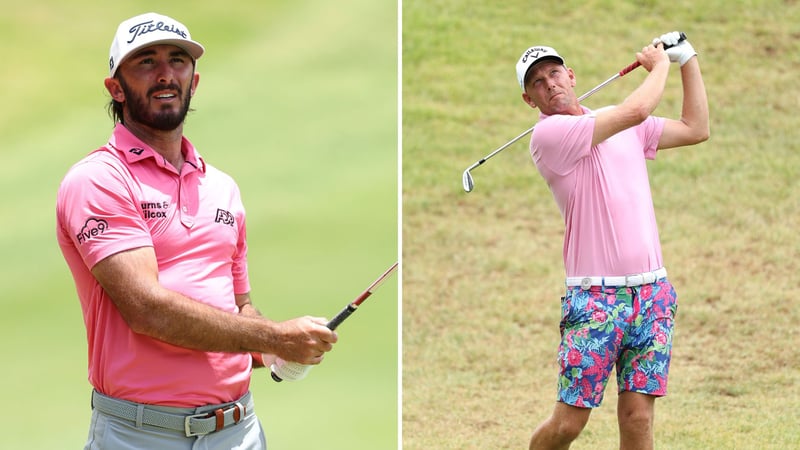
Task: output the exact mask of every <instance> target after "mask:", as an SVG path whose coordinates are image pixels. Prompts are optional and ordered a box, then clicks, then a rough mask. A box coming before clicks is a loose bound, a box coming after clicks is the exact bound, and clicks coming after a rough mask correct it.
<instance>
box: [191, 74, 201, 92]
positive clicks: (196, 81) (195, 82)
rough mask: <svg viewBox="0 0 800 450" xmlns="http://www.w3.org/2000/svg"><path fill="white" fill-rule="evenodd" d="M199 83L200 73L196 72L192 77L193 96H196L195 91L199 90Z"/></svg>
mask: <svg viewBox="0 0 800 450" xmlns="http://www.w3.org/2000/svg"><path fill="white" fill-rule="evenodd" d="M198 84H200V74H199V73H197V72H195V73H194V76H193V77H192V97H194V93H195V92H196V91H197V85H198Z"/></svg>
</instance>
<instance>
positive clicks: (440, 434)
mask: <svg viewBox="0 0 800 450" xmlns="http://www.w3.org/2000/svg"><path fill="white" fill-rule="evenodd" d="M579 5H580V6H579ZM637 5H638V6H634V5H633V3H630V4H629V3H621V2H602V1H593V2H569V1H567V2H559V3H558V5H543V4H540V3H538V2H537V5H536V6H535V7H534V6H532V5H531V4H530V2H522V1H516V2H502V3H500V4H497V3H484V2H477V1H469V2H456V1H449V0H440V1H433V2H421V1H405V2H404V3H403V9H404V24H403V28H404V64H403V74H404V75H403V76H404V79H403V144H404V145H403V264H404V270H403V447H404V448H405V449H408V450H413V449H429V448H436V449H498V448H500V449H506V448H526V447H527V442H528V439H529V436H530V433H531V431H532V430H533V428H534V427H535V425H536V424H537V423H538V422H540V421H541V420H543V419H544V418H545V417H546V416H547V415H548V414H549V412H550V411H551V409H552V405H553V402H554V399H555V382H556V373H557V366H556V364H555V350H556V346H557V343H558V315H559V302H558V299H559V297H560V296H561V295H562V287H561V286H562V282H563V280H562V277H563V269H562V265H561V244H562V232H563V231H562V229H563V226H562V223H561V219H560V216H559V213H558V210H557V209H556V207H555V204H554V202H553V200H552V197H551V195H550V193H549V192H548V191H547V188H546V186H545V185H544V182H543V181H542V180H541V179H539V177H538V174H537V173H536V171H535V169H534V168H533V165H532V163H531V162H530V160H529V157H528V155H527V151H526V145H525V143H524V142H525V141H526V140H524V141H523V142H521V143H519V144H516V145H515V146H514V147H511V148H509V149H508V150H506V151H505V152H504V153H503V154H501V155H498V156H497V157H496V158H495V159H493V160H491V162H490V163H488V164H486V165H485V166H482V167H481V168H479V169H476V170H475V171H474V172H473V175H474V177H475V182H476V187H475V191H474V192H472V193H470V194H465V193H464V192H463V191H462V190H461V188H460V175H461V172H462V171H463V170H464V169H465V168H466V167H467V166H469V164H471V163H472V162H474V161H475V160H477V159H479V158H480V157H482V156H484V155H486V154H487V153H489V152H490V151H491V150H492V149H493V148H496V147H497V146H499V145H501V144H502V143H504V142H506V141H507V140H508V139H510V138H512V137H514V136H516V135H517V134H518V133H519V132H521V131H522V130H524V129H526V128H527V127H529V126H530V123H531V121H535V119H536V117H535V116H534V115H532V113H531V112H530V110H528V109H527V106H525V105H524V104H523V103H522V102H521V101H520V100H519V92H518V89H517V87H516V86H515V84H514V81H515V80H514V76H513V72H512V66H513V62H514V60H515V58H516V57H517V56H518V53H519V52H520V51H521V50H523V49H524V48H526V47H527V46H529V45H531V44H533V43H542V41H543V40H545V39H546V40H549V42H550V43H551V44H552V45H553V46H555V47H556V48H558V49H559V50H560V51H562V50H561V49H562V48H565V49H566V50H563V51H562V52H563V53H564V54H566V55H568V56H567V59H568V63H569V64H570V65H572V66H574V67H575V68H576V71H577V73H578V77H579V83H580V84H579V90H580V89H581V87H580V86H583V87H585V88H586V89H587V90H588V87H590V86H593V85H595V84H597V83H599V82H600V81H602V80H604V79H605V78H607V77H608V76H609V75H610V74H613V72H614V70H618V69H619V68H620V67H622V66H624V65H626V64H627V63H628V61H629V60H631V59H632V54H633V53H632V52H634V51H635V50H636V48H637V43H640V42H641V43H646V42H647V40H649V39H650V38H652V36H654V35H657V34H659V33H660V32H662V31H667V30H670V29H675V28H679V29H683V30H684V31H686V32H687V33H688V34H689V37H690V40H692V42H693V43H694V45H695V48H696V49H697V50H698V51H699V52H700V55H701V65H702V68H703V72H704V76H705V80H706V83H707V90H708V93H709V99H710V104H711V110H712V138H711V140H709V141H708V142H706V143H704V144H701V145H699V146H696V147H693V148H686V149H677V150H674V151H669V152H664V153H663V154H661V155H660V156H659V158H658V159H657V160H656V161H654V162H651V163H650V164H649V168H650V176H651V185H652V189H653V196H654V201H655V205H656V214H657V217H658V220H659V226H660V232H661V239H662V246H663V254H664V258H665V261H666V265H667V268H668V270H669V272H670V279H671V281H672V282H673V284H674V285H675V286H676V290H677V291H678V296H679V305H680V306H679V312H678V317H677V325H676V336H675V344H674V351H673V363H672V368H671V373H670V387H669V390H670V395H669V396H667V397H666V398H664V399H661V400H659V401H658V402H657V408H656V414H657V418H656V441H657V448H659V449H681V450H683V449H710V448H713V449H723V448H724V449H784V448H797V447H798V446H799V445H800V426H798V425H797V424H798V423H800V413H798V408H800V384H798V382H797V379H798V377H800V355H798V353H797V351H796V349H797V347H798V345H800V330H798V323H800V313H798V311H797V304H798V302H797V294H796V293H795V292H796V289H795V286H796V283H797V281H798V280H800V262H799V261H800V259H799V258H798V257H799V256H800V250H798V249H800V239H799V238H798V237H797V230H798V229H800V184H798V181H797V175H798V172H800V151H799V150H800V146H798V144H797V134H798V130H797V125H796V123H797V121H796V117H794V116H795V115H794V114H793V113H791V111H795V110H797V108H798V107H800V97H799V96H798V89H797V86H796V84H797V80H796V74H797V73H798V70H800V65H799V64H798V56H797V55H798V54H800V51H798V44H797V42H798V41H797V39H796V37H797V36H795V39H790V38H787V36H791V35H792V33H795V34H796V33H797V28H796V24H797V23H798V20H800V19H799V17H798V15H799V14H798V5H797V4H796V3H795V2H780V1H757V2H747V3H746V4H743V3H736V4H729V3H725V2H706V3H701V4H699V5H698V4H697V2H689V1H678V2H670V3H669V5H666V4H664V3H663V2H659V3H656V2H641V3H637ZM690 5H693V6H690ZM756 10H758V11H762V13H759V14H762V15H761V16H759V18H758V20H755V19H756V18H755V16H753V14H754V11H756ZM763 11H766V13H763ZM559 15H560V16H559ZM540 17H546V18H552V20H551V21H549V22H548V21H537V20H536V19H537V18H540ZM620 17H623V18H624V21H625V23H626V24H627V26H626V27H624V28H621V27H620V26H619V24H618V23H619V20H620ZM593 40H597V41H600V44H599V45H597V47H596V48H592V49H587V47H588V43H589V42H591V41H593ZM534 41H536V42H534ZM622 45H624V46H625V47H622ZM641 45H643V44H639V46H641ZM597 52H602V53H603V55H602V56H603V57H602V58H598V57H597V56H596V53H597ZM642 77H643V74H642V73H636V72H634V73H632V74H631V75H629V76H628V77H626V78H623V79H622V80H618V81H617V82H616V83H615V84H614V85H612V86H609V87H607V88H606V89H605V90H604V91H602V92H601V93H599V94H598V95H596V96H595V97H593V98H592V99H591V100H590V101H588V102H587V103H588V104H589V105H590V106H601V105H603V104H607V103H611V102H618V101H620V100H621V99H622V98H623V97H624V96H625V95H627V93H629V92H630V91H631V90H632V89H633V88H634V87H635V86H636V85H637V84H638V82H639V81H640V80H641V78H642ZM679 111H680V83H679V78H678V76H677V70H676V71H674V72H673V75H672V78H671V79H670V83H669V86H668V89H667V93H666V95H665V99H664V101H663V102H662V105H661V106H660V108H659V110H658V111H657V113H658V114H662V115H667V116H675V115H677V114H679ZM615 402H616V387H614V386H613V383H611V384H610V387H609V389H607V392H606V399H605V402H604V404H603V406H602V407H601V408H599V409H597V410H595V411H594V412H593V414H592V419H591V420H590V422H589V425H588V426H587V428H586V430H585V431H584V433H583V434H582V435H581V437H580V438H579V439H578V441H576V443H575V445H574V446H573V448H576V449H582V448H586V449H589V448H592V449H594V448H600V449H609V448H615V447H617V446H618V444H617V434H618V433H617V424H616V412H615V410H616V408H615Z"/></svg>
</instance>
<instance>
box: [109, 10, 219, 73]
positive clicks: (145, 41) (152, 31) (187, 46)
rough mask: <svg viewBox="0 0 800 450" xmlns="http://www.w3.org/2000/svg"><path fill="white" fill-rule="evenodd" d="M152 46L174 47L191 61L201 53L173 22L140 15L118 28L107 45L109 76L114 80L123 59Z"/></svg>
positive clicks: (182, 29)
mask: <svg viewBox="0 0 800 450" xmlns="http://www.w3.org/2000/svg"><path fill="white" fill-rule="evenodd" d="M155 44H171V45H175V46H178V47H180V48H182V49H184V50H186V52H187V53H189V55H190V56H191V57H192V58H194V59H195V60H197V59H198V58H200V57H201V56H202V55H203V52H204V51H205V49H204V48H203V46H202V45H200V44H199V43H197V42H195V41H193V40H192V37H191V36H190V35H189V30H188V29H187V28H186V26H184V25H183V24H182V23H180V22H178V21H177V20H175V19H173V18H171V17H167V16H162V15H161V14H156V13H146V14H142V15H139V16H136V17H132V18H130V19H128V20H126V21H124V22H122V23H121V24H119V27H118V28H117V34H116V35H115V36H114V40H113V41H112V42H111V52H110V53H111V55H110V58H109V60H108V69H109V72H110V74H111V75H110V76H112V77H113V76H114V73H116V71H117V67H119V65H120V64H121V63H122V61H123V60H124V59H125V57H126V56H128V55H129V54H131V53H132V52H134V51H135V50H138V49H140V48H142V47H146V46H149V45H155Z"/></svg>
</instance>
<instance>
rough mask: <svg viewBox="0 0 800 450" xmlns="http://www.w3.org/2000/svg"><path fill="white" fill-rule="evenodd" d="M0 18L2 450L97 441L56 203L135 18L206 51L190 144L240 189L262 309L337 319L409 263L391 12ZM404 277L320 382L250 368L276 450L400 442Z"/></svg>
mask: <svg viewBox="0 0 800 450" xmlns="http://www.w3.org/2000/svg"><path fill="white" fill-rule="evenodd" d="M3 3H8V2H6V1H5V0H4V2H3ZM3 6H4V7H3V8H2V9H3V14H2V16H0V55H2V59H3V64H2V68H0V86H2V88H0V89H2V104H3V106H2V108H0V152H1V153H0V154H2V156H1V158H2V160H1V161H2V164H0V192H2V196H0V199H1V200H0V202H2V204H0V210H2V211H3V221H2V223H3V225H2V227H3V232H2V233H0V254H2V256H3V258H2V262H0V282H1V283H2V286H3V290H2V294H0V306H2V314H0V338H2V341H3V342H4V345H3V358H2V359H3V370H2V371H0V381H2V385H3V386H4V387H5V396H4V399H3V403H4V406H3V407H2V408H0V423H2V425H1V426H0V429H1V430H2V433H0V448H3V449H12V448H20V449H21V448H25V449H74V448H82V446H83V443H84V440H85V437H86V434H87V431H88V424H89V417H90V406H89V394H90V390H91V387H90V386H89V384H88V382H87V374H86V371H87V369H86V342H85V331H84V326H83V321H82V317H81V313H80V307H79V303H78V300H77V296H76V294H75V290H74V286H73V283H72V279H71V277H70V275H69V272H68V270H67V267H66V264H65V263H64V261H63V259H62V257H61V254H60V252H59V250H58V246H57V244H56V240H55V234H54V229H55V219H54V205H55V194H56V190H57V187H58V184H59V182H60V180H61V178H62V177H63V175H64V173H65V172H66V170H67V169H68V168H69V167H70V165H71V164H73V163H74V162H75V161H77V160H78V159H80V158H81V157H82V156H83V155H85V154H87V153H88V152H89V151H91V150H93V149H95V148H97V147H99V146H101V145H103V144H104V143H105V142H106V141H107V138H108V136H109V135H110V133H111V130H112V126H113V124H112V121H111V119H110V118H109V117H108V115H107V112H106V109H105V106H106V103H107V102H108V99H109V97H108V96H107V94H106V92H105V89H104V87H103V79H104V78H105V77H106V76H107V73H108V72H107V60H108V47H109V45H110V43H111V38H112V36H113V33H114V32H115V30H116V27H117V25H118V24H119V22H121V21H122V20H124V19H126V18H128V17H131V16H133V15H136V14H139V13H142V12H147V11H157V12H160V13H162V14H166V15H170V16H173V17H175V18H176V19H178V20H179V21H181V22H183V23H185V24H186V25H187V26H188V28H189V30H190V32H191V33H192V37H193V38H194V39H196V40H198V41H200V42H201V43H202V44H203V45H204V46H205V47H206V54H205V55H204V56H203V58H202V59H201V60H200V61H199V64H198V69H197V70H198V72H199V73H200V75H201V79H200V85H199V88H198V91H197V95H196V97H195V99H194V101H193V104H192V106H193V108H194V109H195V110H196V111H195V112H193V113H190V115H189V117H188V121H187V125H186V127H185V133H186V135H187V136H188V137H189V138H190V139H191V140H192V142H193V143H194V144H195V145H196V146H197V147H198V149H199V151H200V152H201V153H202V154H203V155H204V156H205V158H206V159H207V160H208V161H209V162H210V163H211V164H213V165H215V166H217V167H218V168H220V169H222V170H223V171H226V172H227V173H229V174H231V175H232V176H233V177H234V178H235V179H237V181H238V182H239V185H240V187H241V190H242V195H243V198H244V202H245V206H246V208H247V212H248V239H249V248H250V252H249V263H250V276H251V283H252V287H253V298H254V301H255V303H256V305H257V307H258V308H259V309H261V311H262V312H263V313H264V314H265V315H268V316H269V317H271V318H273V319H277V320H283V319H288V318H291V317H295V316H299V315H305V314H312V315H320V316H327V317H331V316H333V315H334V314H335V313H336V312H338V311H339V310H340V309H341V308H342V307H344V306H345V305H346V304H347V303H348V302H349V301H351V300H352V299H353V298H354V297H355V296H356V295H358V294H359V293H360V292H361V291H362V290H363V289H364V288H366V287H367V286H368V285H369V284H370V283H371V282H372V281H373V280H374V279H375V278H376V277H377V276H378V275H380V274H381V273H382V272H383V271H384V270H385V269H386V268H388V267H389V265H390V264H391V263H393V262H394V261H395V260H396V259H397V254H398V251H397V249H398V237H397V235H398V216H397V214H398V204H397V203H398V201H397V199H398V186H397V185H398V176H397V173H398V167H397V164H398V153H397V141H398V138H397V123H398V118H397V109H398V106H397V96H398V88H397V73H398V67H397V24H398V20H397V4H396V3H394V2H371V1H369V0H346V1H342V2H335V3H333V2H323V1H321V0H307V1H292V2H290V1H267V2H257V1H237V2H211V1H207V2H190V1H173V2H169V3H167V6H164V3H163V2H156V1H139V2H122V3H121V2H102V1H99V0H91V1H90V0H76V1H71V2H61V1H55V0H45V1H33V2H25V3H22V4H19V3H15V4H14V5H13V6H12V5H10V4H4V5H3ZM397 280H399V277H398V276H394V277H393V278H392V279H390V280H389V281H387V283H386V284H384V285H383V287H382V288H381V290H379V291H377V292H376V294H375V295H374V296H372V297H371V298H370V300H369V301H368V302H366V303H365V304H364V306H363V307H362V308H361V309H360V311H359V312H358V314H357V315H355V316H354V317H353V318H351V319H350V320H349V321H348V322H346V323H345V324H344V325H342V327H341V328H340V329H339V330H338V333H339V336H340V341H339V342H340V343H339V344H338V345H337V347H336V349H335V350H334V352H333V353H331V354H329V356H328V357H327V358H326V360H325V363H324V364H323V365H321V366H319V367H316V368H314V370H312V371H311V373H310V374H309V376H308V378H306V379H305V380H303V381H301V382H297V383H281V384H277V383H274V382H273V381H272V380H271V379H269V376H268V374H267V372H266V371H264V370H260V371H257V372H255V373H254V377H253V384H252V390H253V392H254V394H255V398H256V405H257V406H256V407H257V412H258V414H259V416H260V419H261V421H262V424H263V425H264V428H265V430H266V434H267V440H268V445H269V446H270V448H272V449H284V450H288V449H311V448H329V449H385V448H394V447H396V445H397V439H398V438H397V434H398V427H399V425H398V414H397V412H398V387H397V385H398V380H397V377H398V375H397V374H398V368H397V366H398V354H397V340H398V339H397V335H398V319H397V312H398V301H397V298H398V283H397Z"/></svg>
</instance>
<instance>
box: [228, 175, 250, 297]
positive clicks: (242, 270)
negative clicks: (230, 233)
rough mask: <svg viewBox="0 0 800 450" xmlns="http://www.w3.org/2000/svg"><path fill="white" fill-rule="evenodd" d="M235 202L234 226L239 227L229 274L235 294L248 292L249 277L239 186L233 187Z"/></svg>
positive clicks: (245, 225) (245, 226) (243, 213)
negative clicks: (236, 209) (235, 215)
mask: <svg viewBox="0 0 800 450" xmlns="http://www.w3.org/2000/svg"><path fill="white" fill-rule="evenodd" d="M235 194H236V202H237V203H238V204H239V208H238V213H237V217H236V226H237V227H239V232H238V233H237V234H238V238H237V241H236V252H235V253H234V255H233V265H232V267H231V272H232V273H231V274H232V276H233V291H234V293H235V294H237V295H238V294H246V293H248V292H250V278H249V275H248V269H247V223H246V219H245V216H246V214H245V209H244V205H243V204H242V199H241V194H240V192H239V188H238V187H236V189H235Z"/></svg>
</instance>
